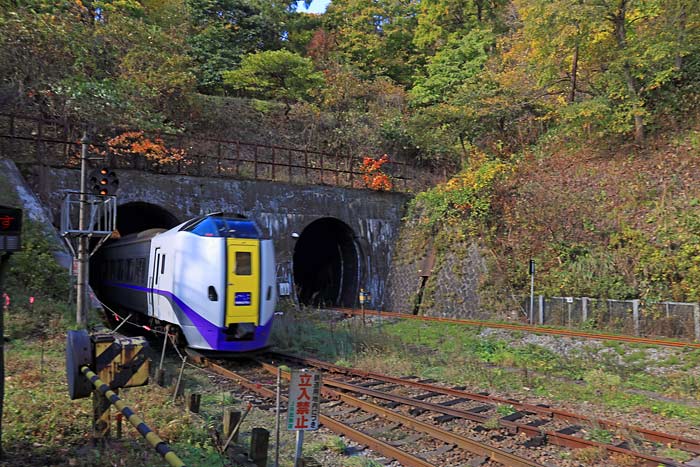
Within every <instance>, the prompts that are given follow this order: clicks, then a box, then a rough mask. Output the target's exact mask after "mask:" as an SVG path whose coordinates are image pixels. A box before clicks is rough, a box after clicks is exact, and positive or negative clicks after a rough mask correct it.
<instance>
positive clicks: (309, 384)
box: [287, 370, 321, 431]
mask: <svg viewBox="0 0 700 467" xmlns="http://www.w3.org/2000/svg"><path fill="white" fill-rule="evenodd" d="M320 408H321V375H320V374H318V373H317V372H315V371H308V370H292V379H291V381H290V383H289V409H288V411H287V429H288V430H293V431H298V430H304V431H308V430H317V429H318V420H319V412H320Z"/></svg>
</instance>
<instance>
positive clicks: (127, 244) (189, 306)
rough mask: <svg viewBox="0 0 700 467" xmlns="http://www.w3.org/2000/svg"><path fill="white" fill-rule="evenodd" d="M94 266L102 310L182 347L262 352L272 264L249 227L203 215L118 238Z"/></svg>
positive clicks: (273, 294) (266, 242)
mask: <svg viewBox="0 0 700 467" xmlns="http://www.w3.org/2000/svg"><path fill="white" fill-rule="evenodd" d="M95 259H96V263H97V264H96V266H97V268H94V269H93V281H92V282H93V286H95V288H96V289H97V290H98V291H99V294H100V296H101V298H102V300H103V301H104V302H105V303H107V304H110V305H113V306H117V307H119V308H120V309H121V310H124V311H128V312H132V313H133V312H136V313H140V314H142V315H143V316H141V318H146V319H147V320H149V321H152V322H154V323H170V324H171V325H176V326H177V327H178V328H179V330H180V332H181V334H182V335H183V336H184V338H185V339H186V340H187V344H188V345H189V346H190V347H192V348H195V349H202V350H212V351H223V352H249V351H253V350H257V349H261V348H264V347H265V346H266V345H267V341H268V338H269V336H270V330H271V328H272V318H273V316H274V310H275V305H276V303H277V290H276V289H277V287H276V278H275V259H274V250H273V245H272V240H270V239H266V238H263V236H262V234H261V232H260V229H259V228H258V226H257V225H256V223H255V222H253V221H251V220H248V219H245V218H243V217H239V216H227V215H223V214H221V213H216V214H210V215H207V216H204V217H199V218H196V219H192V220H189V221H187V222H184V223H183V224H180V225H178V226H176V227H174V228H172V229H170V230H164V229H151V230H146V231H144V232H140V233H137V234H131V235H127V236H124V237H122V238H120V239H118V240H116V241H113V242H111V243H108V244H106V245H105V246H103V247H102V248H101V249H100V251H99V256H98V257H96V258H95Z"/></svg>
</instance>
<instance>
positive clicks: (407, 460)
mask: <svg viewBox="0 0 700 467" xmlns="http://www.w3.org/2000/svg"><path fill="white" fill-rule="evenodd" d="M187 351H188V353H189V354H190V355H192V356H194V358H195V361H196V362H197V363H199V364H200V365H204V366H205V367H206V368H208V369H209V370H211V371H213V372H215V373H217V374H219V375H221V376H223V377H225V378H229V379H231V380H233V381H236V382H237V383H238V384H240V385H241V386H243V387H245V388H247V389H249V390H251V391H253V392H255V393H257V394H260V395H261V396H263V397H266V398H268V399H274V398H275V397H277V393H276V392H275V391H272V390H270V389H267V388H265V387H263V386H262V385H260V384H259V383H256V382H254V381H251V380H249V379H247V378H246V377H244V376H242V375H239V374H237V373H235V372H233V371H231V370H229V369H227V368H224V367H222V366H221V365H217V364H215V363H214V362H212V361H210V360H208V359H206V358H204V357H203V356H202V355H200V354H197V353H196V352H194V351H192V350H191V349H188V350H187ZM275 371H277V370H275ZM320 419H321V423H322V424H323V425H324V426H325V427H326V428H328V429H329V430H331V431H333V432H335V433H340V434H342V435H344V436H347V437H348V438H350V439H352V440H353V441H355V442H357V443H359V444H364V445H366V446H369V447H370V448H372V449H373V450H375V451H376V452H378V453H380V454H381V455H383V456H387V457H391V458H393V459H396V460H397V461H399V462H400V463H401V464H403V465H405V466H407V467H432V466H433V464H431V463H430V462H427V461H425V460H423V459H421V458H419V457H416V456H413V455H412V454H409V453H407V452H404V451H401V450H400V449H397V448H395V447H394V446H391V445H389V444H387V443H384V442H383V441H381V440H378V439H376V438H372V437H371V436H369V435H366V434H365V433H362V432H361V431H358V430H355V429H354V428H352V427H350V426H348V425H346V424H344V423H341V422H339V421H337V420H334V419H332V418H330V417H328V416H326V415H321V416H320Z"/></svg>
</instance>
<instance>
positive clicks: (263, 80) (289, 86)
mask: <svg viewBox="0 0 700 467" xmlns="http://www.w3.org/2000/svg"><path fill="white" fill-rule="evenodd" d="M223 77H224V84H225V85H226V86H229V87H230V88H232V89H234V90H236V91H240V92H242V93H243V94H245V95H248V96H252V97H260V98H266V99H274V100H278V101H280V102H283V103H284V104H285V106H286V112H285V113H289V111H290V109H291V104H292V103H294V102H297V101H303V100H308V99H309V98H310V97H311V95H312V93H313V92H314V91H316V90H318V88H319V87H321V86H322V85H323V75H322V74H321V73H319V72H316V71H315V70H314V65H313V62H312V61H311V60H310V59H308V58H304V57H302V56H300V55H298V54H296V53H294V52H290V51H288V50H267V51H264V52H258V53H254V54H250V55H247V56H245V57H244V58H243V60H242V62H241V65H240V67H239V68H237V69H235V70H232V71H225V72H224V73H223Z"/></svg>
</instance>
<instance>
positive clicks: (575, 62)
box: [569, 44, 578, 104]
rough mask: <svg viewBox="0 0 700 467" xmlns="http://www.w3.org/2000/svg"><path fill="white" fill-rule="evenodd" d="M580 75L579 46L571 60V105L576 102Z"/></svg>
mask: <svg viewBox="0 0 700 467" xmlns="http://www.w3.org/2000/svg"><path fill="white" fill-rule="evenodd" d="M577 74H578V44H576V47H575V48H574V57H573V59H572V60H571V89H569V104H573V103H574V101H575V100H576V75H577Z"/></svg>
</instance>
